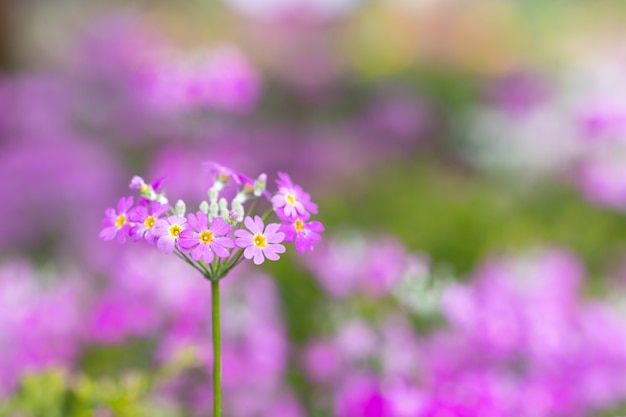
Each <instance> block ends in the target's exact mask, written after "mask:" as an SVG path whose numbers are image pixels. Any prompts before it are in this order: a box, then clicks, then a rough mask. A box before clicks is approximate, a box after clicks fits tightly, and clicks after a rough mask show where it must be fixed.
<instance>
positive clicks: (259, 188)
mask: <svg viewBox="0 0 626 417" xmlns="http://www.w3.org/2000/svg"><path fill="white" fill-rule="evenodd" d="M266 185H267V175H265V174H261V175H259V178H257V179H256V180H255V181H254V196H255V197H259V196H260V195H261V194H263V191H265V186H266Z"/></svg>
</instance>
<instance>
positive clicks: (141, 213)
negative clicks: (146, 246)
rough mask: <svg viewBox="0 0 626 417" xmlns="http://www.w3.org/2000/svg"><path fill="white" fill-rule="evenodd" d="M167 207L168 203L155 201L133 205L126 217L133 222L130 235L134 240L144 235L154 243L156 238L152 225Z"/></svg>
mask: <svg viewBox="0 0 626 417" xmlns="http://www.w3.org/2000/svg"><path fill="white" fill-rule="evenodd" d="M169 209H170V206H169V204H161V203H159V202H156V201H155V202H153V203H150V205H148V206H138V207H135V208H134V209H132V210H131V211H130V212H129V213H128V219H129V220H130V221H132V222H134V223H135V225H134V226H133V227H132V229H131V230H130V235H131V236H133V237H134V238H135V241H137V240H139V239H141V238H142V237H145V238H146V240H147V241H148V242H149V243H151V244H154V243H155V240H156V238H157V236H155V234H154V226H155V225H156V222H157V220H159V217H160V216H162V215H163V214H165V213H166V212H167V211H168V210H169Z"/></svg>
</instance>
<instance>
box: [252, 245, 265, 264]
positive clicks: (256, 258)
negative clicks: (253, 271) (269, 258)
mask: <svg viewBox="0 0 626 417" xmlns="http://www.w3.org/2000/svg"><path fill="white" fill-rule="evenodd" d="M257 249H259V248H257ZM263 261H265V257H264V256H263V251H261V250H260V249H259V250H258V251H257V252H256V253H255V254H254V259H253V262H254V264H255V265H261V264H262V263H263Z"/></svg>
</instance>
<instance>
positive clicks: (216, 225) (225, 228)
mask: <svg viewBox="0 0 626 417" xmlns="http://www.w3.org/2000/svg"><path fill="white" fill-rule="evenodd" d="M210 230H211V231H212V232H213V233H214V234H215V235H216V236H224V235H226V234H228V232H230V226H229V225H228V224H227V223H225V222H224V219H223V218H221V217H216V218H215V219H213V222H211V228H210Z"/></svg>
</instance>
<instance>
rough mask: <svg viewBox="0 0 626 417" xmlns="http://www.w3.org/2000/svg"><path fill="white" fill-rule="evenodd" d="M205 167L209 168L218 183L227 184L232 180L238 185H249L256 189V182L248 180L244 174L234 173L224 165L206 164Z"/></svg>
mask: <svg viewBox="0 0 626 417" xmlns="http://www.w3.org/2000/svg"><path fill="white" fill-rule="evenodd" d="M204 167H205V168H207V169H208V170H209V172H210V174H211V175H212V176H213V177H215V178H216V181H221V182H222V183H224V184H226V182H227V181H228V180H229V179H231V178H232V179H233V181H235V184H237V185H249V186H251V187H254V180H253V179H252V178H248V177H246V176H245V175H243V174H242V173H240V172H237V171H234V170H232V169H230V168H228V167H225V166H223V165H220V164H218V163H215V162H205V163H204Z"/></svg>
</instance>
